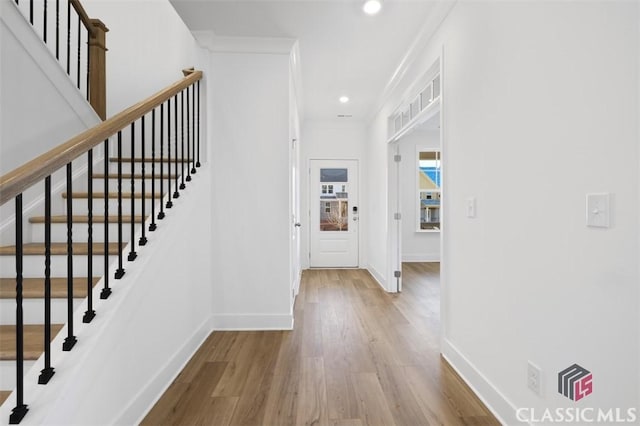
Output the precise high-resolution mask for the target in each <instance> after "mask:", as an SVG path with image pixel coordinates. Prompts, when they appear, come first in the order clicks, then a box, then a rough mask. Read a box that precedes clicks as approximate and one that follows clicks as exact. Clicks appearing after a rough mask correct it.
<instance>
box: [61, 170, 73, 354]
mask: <svg viewBox="0 0 640 426" xmlns="http://www.w3.org/2000/svg"><path fill="white" fill-rule="evenodd" d="M71 178H72V176H71V163H68V164H67V337H66V338H65V339H64V343H63V344H62V350H63V351H70V350H71V349H72V348H73V346H74V345H75V344H76V342H77V339H76V336H74V335H73V186H72V183H71Z"/></svg>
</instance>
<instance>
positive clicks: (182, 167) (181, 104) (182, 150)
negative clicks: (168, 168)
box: [180, 90, 189, 189]
mask: <svg viewBox="0 0 640 426" xmlns="http://www.w3.org/2000/svg"><path fill="white" fill-rule="evenodd" d="M180 144H181V146H182V149H181V150H180V155H181V156H182V161H180V180H181V182H180V189H184V188H185V185H184V162H185V161H186V158H185V157H184V90H183V91H181V92H180ZM187 170H189V164H187Z"/></svg>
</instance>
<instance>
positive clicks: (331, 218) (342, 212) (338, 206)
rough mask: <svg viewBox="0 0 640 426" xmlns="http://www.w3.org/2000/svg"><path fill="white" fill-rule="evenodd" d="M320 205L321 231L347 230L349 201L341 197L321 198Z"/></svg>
mask: <svg viewBox="0 0 640 426" xmlns="http://www.w3.org/2000/svg"><path fill="white" fill-rule="evenodd" d="M320 206H321V207H320V230H321V231H348V230H349V220H348V218H349V201H347V200H342V199H340V200H338V199H336V200H331V201H324V200H323V201H322V202H321V203H320Z"/></svg>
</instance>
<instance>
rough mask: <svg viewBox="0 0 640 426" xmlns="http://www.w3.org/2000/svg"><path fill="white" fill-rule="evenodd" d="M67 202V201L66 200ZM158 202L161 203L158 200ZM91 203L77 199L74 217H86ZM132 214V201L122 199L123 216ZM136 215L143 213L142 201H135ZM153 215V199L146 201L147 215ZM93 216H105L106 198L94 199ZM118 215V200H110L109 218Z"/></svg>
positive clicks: (74, 204)
mask: <svg viewBox="0 0 640 426" xmlns="http://www.w3.org/2000/svg"><path fill="white" fill-rule="evenodd" d="M65 202H66V200H65ZM156 202H157V203H159V201H158V199H156ZM88 204H89V202H88V199H86V198H75V199H74V200H73V202H72V207H71V208H72V209H73V215H74V216H78V215H86V214H87V212H88V210H89V205H88ZM159 208H160V207H159V204H158V205H157V207H156V211H158V209H159ZM64 213H66V204H65V208H64ZM129 213H131V199H130V198H123V199H122V214H123V215H128V214H129ZM135 213H136V214H141V213H142V199H141V198H140V199H136V200H135ZM150 213H151V198H147V199H145V214H150ZM93 214H94V215H104V198H94V199H93ZM117 214H118V199H117V198H110V199H109V216H113V215H117Z"/></svg>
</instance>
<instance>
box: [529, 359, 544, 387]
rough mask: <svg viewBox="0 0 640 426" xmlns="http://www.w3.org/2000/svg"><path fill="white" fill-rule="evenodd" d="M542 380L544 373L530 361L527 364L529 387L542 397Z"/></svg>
mask: <svg viewBox="0 0 640 426" xmlns="http://www.w3.org/2000/svg"><path fill="white" fill-rule="evenodd" d="M541 380H542V371H541V370H540V367H538V366H537V365H535V364H534V363H532V362H531V361H529V362H528V364H527V387H528V388H529V389H531V390H532V391H533V392H534V393H535V394H536V395H540V389H542V384H541Z"/></svg>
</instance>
